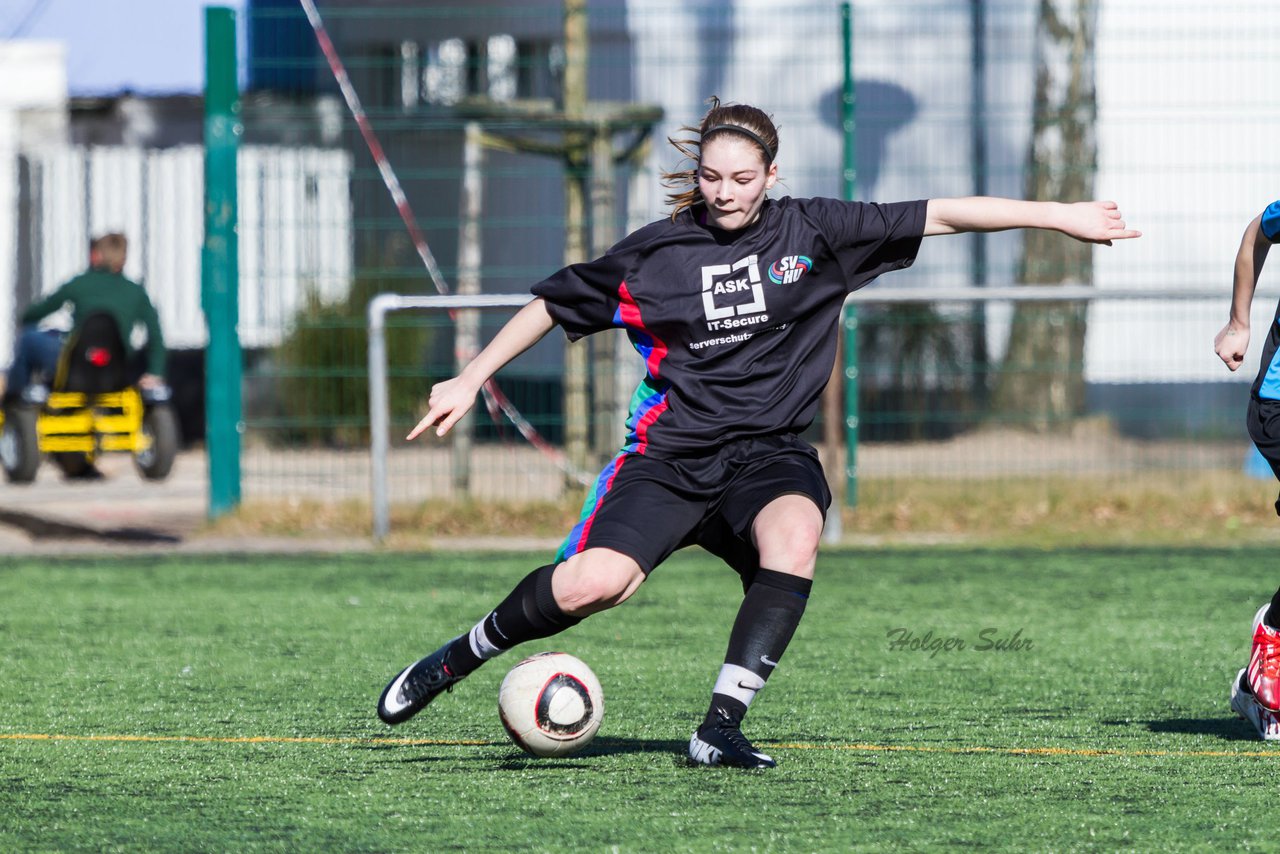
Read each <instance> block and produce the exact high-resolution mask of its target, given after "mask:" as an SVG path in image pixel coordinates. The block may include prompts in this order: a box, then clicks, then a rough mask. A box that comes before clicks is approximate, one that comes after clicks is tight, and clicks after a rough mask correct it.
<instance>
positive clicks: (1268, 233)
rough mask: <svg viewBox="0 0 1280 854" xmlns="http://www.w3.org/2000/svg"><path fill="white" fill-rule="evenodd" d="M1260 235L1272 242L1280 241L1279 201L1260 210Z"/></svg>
mask: <svg viewBox="0 0 1280 854" xmlns="http://www.w3.org/2000/svg"><path fill="white" fill-rule="evenodd" d="M1261 228H1262V236H1263V237H1265V238H1267V240H1270V241H1271V242H1272V243H1276V242H1280V201H1275V202H1272V203H1271V204H1269V205H1267V209H1266V210H1265V211H1263V212H1262V222H1261Z"/></svg>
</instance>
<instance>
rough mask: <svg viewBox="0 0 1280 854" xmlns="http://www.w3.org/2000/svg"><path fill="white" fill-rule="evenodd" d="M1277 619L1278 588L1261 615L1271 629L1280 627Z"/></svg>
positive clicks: (1279, 605)
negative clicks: (1265, 610)
mask: <svg viewBox="0 0 1280 854" xmlns="http://www.w3.org/2000/svg"><path fill="white" fill-rule="evenodd" d="M1277 506H1280V502H1277ZM1277 620H1280V589H1277V590H1276V592H1275V595H1274V596H1272V597H1271V607H1270V608H1268V609H1267V613H1265V614H1263V615H1262V622H1264V623H1266V624H1267V625H1268V626H1270V627H1271V628H1273V629H1280V622H1276V621H1277Z"/></svg>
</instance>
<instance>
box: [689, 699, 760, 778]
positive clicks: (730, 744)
mask: <svg viewBox="0 0 1280 854" xmlns="http://www.w3.org/2000/svg"><path fill="white" fill-rule="evenodd" d="M689 762H690V763H692V764H694V765H728V766H731V767H734V768H774V767H776V766H777V764H778V763H777V762H774V761H773V758H772V757H771V756H769V755H768V754H765V753H761V752H760V751H759V750H756V749H755V747H754V746H752V744H751V742H750V741H747V737H746V736H745V735H743V734H742V730H741V729H740V728H739V726H738V724H737V723H736V722H735V721H733V720H732V719H731V718H730V717H729V716H728V715H726V714H725V713H724V712H723V711H721V712H719V714H718V717H717V719H716V721H715V722H714V723H704V724H703V725H702V726H700V727H698V729H697V730H695V731H694V733H693V736H692V737H691V738H690V739H689Z"/></svg>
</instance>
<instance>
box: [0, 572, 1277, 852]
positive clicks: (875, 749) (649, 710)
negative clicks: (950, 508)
mask: <svg viewBox="0 0 1280 854" xmlns="http://www.w3.org/2000/svg"><path fill="white" fill-rule="evenodd" d="M544 557H545V556H544V555H529V556H521V555H514V556H513V555H500V556H495V555H476V554H468V555H430V556H413V555H401V554H395V555H359V556H335V557H325V556H306V557H287V558H280V557H263V556H227V557H204V556H194V555H183V556H173V557H155V556H140V557H116V558H110V559H102V560H94V561H87V560H71V559H67V560H50V559H37V558H21V559H8V560H4V561H3V562H0V637H3V639H4V644H5V649H4V658H3V661H4V665H3V667H2V668H0V850H6V851H27V850H59V851H73V850H83V851H114V850H118V851H150V850H166V851H178V850H181V851H232V850H236V851H239V850H278V851H314V850H335V851H448V850H457V851H529V852H533V851H612V850H617V851H621V852H627V851H690V852H701V851H738V850H759V851H849V850H882V849H895V850H948V849H953V848H958V847H980V848H991V849H1003V850H1009V851H1025V850H1027V849H1032V850H1047V849H1048V850H1073V849H1075V850H1080V849H1099V850H1115V849H1123V848H1135V849H1139V850H1143V849H1145V850H1152V849H1156V848H1166V849H1187V848H1202V849H1210V848H1214V849H1216V848H1219V847H1224V846H1236V847H1256V848H1263V849H1267V848H1270V847H1272V846H1273V843H1274V837H1273V835H1272V834H1271V832H1270V829H1269V827H1268V825H1267V822H1265V821H1258V820H1257V817H1258V816H1264V815H1267V814H1269V811H1270V807H1271V805H1272V799H1273V797H1274V775H1273V773H1272V772H1273V768H1274V767H1275V763H1276V761H1277V759H1280V745H1277V746H1276V747H1275V748H1273V747H1271V746H1269V745H1266V744H1264V743H1263V742H1261V741H1258V740H1256V739H1255V738H1254V737H1253V733H1252V731H1251V730H1250V729H1249V727H1248V726H1247V725H1246V724H1244V723H1243V722H1241V721H1238V720H1236V719H1235V718H1234V716H1232V714H1231V713H1230V711H1229V710H1228V708H1227V688H1228V684H1229V682H1230V680H1231V678H1232V676H1233V675H1234V673H1235V672H1236V669H1237V668H1238V667H1240V666H1242V665H1243V663H1244V662H1245V660H1246V658H1247V654H1248V638H1249V620H1250V618H1251V617H1252V615H1253V611H1254V609H1255V608H1256V607H1257V605H1258V604H1259V603H1260V602H1262V601H1264V600H1265V599H1266V598H1267V597H1268V596H1269V595H1270V594H1271V592H1272V591H1273V590H1274V589H1275V585H1276V584H1277V583H1278V582H1280V577H1278V575H1277V574H1276V573H1274V572H1269V571H1268V567H1269V566H1270V565H1271V563H1272V561H1271V560H1270V558H1271V557H1272V552H1271V551H1270V550H1221V551H1208V550H1191V549H1177V550H1159V549H1141V550H1138V549H1134V550H1102V551H1100V550H1058V551H1034V550H1026V551H1010V550H958V549H945V548H938V549H927V550H924V549H922V550H884V551H845V552H833V553H828V554H824V555H823V557H822V559H821V561H820V563H819V577H818V579H817V581H816V584H815V589H814V595H813V598H812V599H811V601H810V605H809V610H808V613H807V614H806V617H805V621H804V623H803V624H802V626H801V628H800V631H799V633H798V635H797V637H796V640H795V642H794V643H793V644H792V647H791V649H790V650H789V652H788V653H787V657H786V659H785V660H784V661H783V663H782V665H781V667H779V669H778V671H777V673H776V674H775V675H774V677H773V678H772V680H771V681H770V684H769V686H768V687H767V688H766V689H765V691H764V692H763V693H762V694H761V695H760V697H759V698H758V700H757V702H756V704H755V706H753V708H752V712H751V715H750V716H749V718H748V720H747V725H746V727H745V729H746V731H747V733H748V735H749V736H751V737H752V738H753V739H754V740H755V741H756V742H757V744H758V745H759V746H760V747H762V748H764V749H765V750H767V751H768V752H769V753H771V754H772V755H773V756H774V757H775V758H776V759H777V760H778V762H779V767H778V768H776V769H772V770H770V771H767V772H742V771H737V770H733V769H705V768H690V767H687V766H686V765H685V763H684V761H683V755H684V746H685V743H686V742H687V740H688V737H689V733H690V732H691V730H692V729H693V727H694V725H695V724H696V722H697V721H698V720H699V719H700V718H701V715H702V713H703V711H704V710H705V706H706V701H707V697H708V691H709V690H710V686H711V684H712V683H713V682H714V680H715V675H716V671H717V669H718V667H719V664H720V661H721V658H722V655H723V652H724V646H725V643H726V641H727V637H728V630H729V626H730V623H731V621H732V619H733V616H734V613H735V611H736V608H737V603H738V601H739V599H740V596H741V590H740V586H739V585H738V582H737V579H736V577H735V576H733V575H732V573H731V572H729V571H728V570H727V569H724V568H722V567H721V566H720V565H719V564H718V563H717V562H716V561H715V560H714V559H712V558H709V557H707V556H705V555H703V554H701V553H699V552H694V551H690V552H686V553H681V554H680V555H677V556H676V557H675V558H673V559H672V560H670V561H669V562H668V563H667V564H665V565H664V566H662V567H661V568H660V569H659V570H658V571H657V572H656V573H655V574H654V576H653V578H652V579H651V580H650V582H649V583H647V584H646V585H645V586H644V587H643V588H642V589H641V590H640V592H639V593H637V594H636V596H635V597H634V598H633V599H632V600H631V601H629V602H628V603H626V604H625V605H623V606H622V607H620V608H618V609H615V610H613V611H610V612H607V613H604V614H600V615H597V616H595V617H592V618H591V619H589V620H587V621H585V622H584V623H582V624H581V625H579V626H578V627H576V628H574V629H572V630H570V631H569V632H567V633H565V634H563V635H561V636H559V637H557V638H554V639H552V640H549V641H543V642H538V643H535V644H531V645H529V646H528V647H527V648H523V649H521V650H518V651H517V652H518V653H532V652H536V651H540V650H542V649H562V650H565V651H568V652H572V653H573V654H575V655H578V656H579V657H581V658H583V659H584V660H585V661H587V662H588V663H589V664H590V665H591V666H592V667H593V668H594V670H595V671H596V673H597V675H598V676H599V677H600V680H601V682H602V683H603V685H604V691H605V697H606V711H605V719H604V724H603V726H602V727H601V730H600V734H599V736H598V737H597V739H596V740H595V742H594V743H593V744H592V745H591V746H590V747H588V748H587V750H586V751H585V752H584V753H582V754H579V755H577V756H573V757H568V758H564V759H555V760H547V759H535V758H532V757H527V756H526V755H525V754H523V753H521V752H520V751H519V750H518V749H517V748H515V747H514V746H512V745H511V744H510V743H509V742H508V741H507V739H506V737H505V735H504V733H503V731H502V728H501V725H500V724H499V721H498V715H497V711H496V696H497V688H498V684H499V682H500V681H501V679H502V676H503V675H504V674H505V672H506V670H507V668H508V667H509V666H510V665H512V664H514V663H515V662H516V661H517V660H518V655H517V654H509V655H508V656H506V657H505V658H503V659H500V660H498V661H497V662H494V663H492V664H490V665H488V666H487V667H485V668H484V669H482V670H480V671H479V672H477V673H476V674H475V675H473V676H472V677H471V678H469V679H468V680H467V681H465V682H463V683H461V684H460V685H458V686H457V687H456V689H455V690H454V691H453V692H452V693H451V694H449V695H445V696H443V697H441V698H440V699H439V700H438V701H437V702H436V703H435V704H433V705H432V706H431V707H430V708H428V709H427V710H426V711H425V712H423V713H422V714H421V715H419V716H418V717H417V718H415V719H414V720H412V721H410V722H409V723H407V724H404V725H402V726H400V727H397V728H394V729H391V728H388V727H386V726H384V725H383V724H381V723H380V722H379V721H378V720H377V719H376V717H375V716H374V703H375V701H376V699H377V697H378V694H379V692H380V691H381V690H382V687H383V685H384V684H385V683H386V681H387V680H388V679H389V678H390V677H391V676H393V675H394V674H395V673H396V672H397V671H398V670H399V669H400V668H401V667H403V666H404V665H405V664H408V663H409V662H411V661H412V660H414V659H415V658H417V657H418V656H420V655H422V654H425V653H426V652H429V651H431V650H432V649H434V648H435V646H437V645H438V644H439V643H440V642H442V641H443V640H445V639H447V638H448V637H451V636H452V635H454V634H457V633H459V632H461V631H463V630H465V629H467V628H469V627H470V625H471V624H472V623H473V622H474V621H475V620H476V619H478V618H479V617H480V616H482V615H483V614H484V612H485V611H486V610H487V609H488V608H489V607H490V606H492V605H493V604H494V603H496V602H497V601H498V599H499V598H501V597H502V596H503V595H505V594H506V592H507V591H508V590H509V589H510V587H511V586H512V585H513V584H514V583H515V582H516V581H517V580H518V579H519V578H521V577H522V576H523V575H524V574H525V573H526V572H527V571H528V570H529V569H531V568H532V567H533V566H536V565H537V564H538V563H540V562H542V559H543V558H544ZM908 633H909V634H908ZM911 640H915V641H917V643H915V644H912V643H911V642H910V641H911ZM894 641H903V642H902V643H899V644H897V645H895V644H894ZM962 644H963V646H961V645H962ZM984 647H989V648H984Z"/></svg>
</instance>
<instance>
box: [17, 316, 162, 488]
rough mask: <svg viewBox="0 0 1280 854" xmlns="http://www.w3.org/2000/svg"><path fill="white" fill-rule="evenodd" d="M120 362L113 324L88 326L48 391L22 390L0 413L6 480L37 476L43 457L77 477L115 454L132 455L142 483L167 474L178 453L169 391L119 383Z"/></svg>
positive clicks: (120, 350)
mask: <svg viewBox="0 0 1280 854" xmlns="http://www.w3.org/2000/svg"><path fill="white" fill-rule="evenodd" d="M126 360H127V357H126V354H125V350H124V347H123V345H122V343H121V342H120V339H119V333H118V332H116V331H115V327H114V323H111V324H110V327H109V328H108V327H107V325H106V324H105V323H102V324H92V323H87V324H86V325H85V327H84V329H83V330H82V331H81V333H80V334H79V335H78V336H77V337H76V339H75V340H73V341H71V342H68V345H67V347H66V348H65V349H64V351H63V354H62V357H61V359H60V360H59V365H58V372H57V376H56V377H55V378H54V381H53V387H52V391H45V390H44V388H43V387H40V386H32V387H31V388H28V389H24V390H23V393H22V396H21V399H20V400H19V402H16V403H13V404H10V405H9V406H8V407H5V409H4V410H3V411H0V465H3V467H4V472H5V476H6V477H7V478H8V480H9V482H11V483H30V482H31V481H33V480H35V477H36V472H37V471H38V470H39V467H40V461H41V459H42V458H43V457H45V456H48V457H49V458H50V459H52V460H53V462H54V463H55V464H56V465H57V466H58V467H59V468H60V469H62V471H63V473H64V474H66V475H69V476H71V477H75V476H78V475H81V474H83V473H85V472H86V471H88V470H89V469H91V468H92V467H93V465H94V461H95V459H97V457H98V455H99V454H103V453H113V452H123V453H128V454H132V455H133V460H134V464H135V465H136V467H137V469H138V472H139V473H140V474H141V475H142V476H143V477H145V478H147V479H148V480H162V479H164V478H165V477H168V475H169V470H170V469H171V468H172V467H173V461H174V458H175V457H176V456H177V452H178V422H177V418H176V417H175V415H174V412H173V409H172V407H171V406H170V405H169V398H170V396H171V393H170V390H169V388H168V387H167V386H161V387H158V388H148V389H139V388H137V387H135V386H132V385H127V384H125V383H123V382H122V381H121V380H122V378H123V376H124V375H125V368H124V366H125V362H126Z"/></svg>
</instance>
